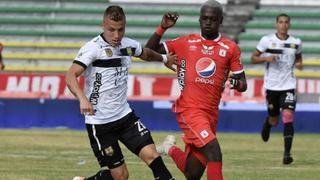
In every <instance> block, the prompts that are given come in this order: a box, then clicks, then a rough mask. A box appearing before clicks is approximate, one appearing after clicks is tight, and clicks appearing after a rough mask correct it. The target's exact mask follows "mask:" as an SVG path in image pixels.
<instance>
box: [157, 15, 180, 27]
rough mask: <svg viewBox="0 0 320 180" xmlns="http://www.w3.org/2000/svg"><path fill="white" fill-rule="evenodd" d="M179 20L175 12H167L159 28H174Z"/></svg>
mask: <svg viewBox="0 0 320 180" xmlns="http://www.w3.org/2000/svg"><path fill="white" fill-rule="evenodd" d="M178 18H179V15H178V13H176V12H167V13H166V14H164V15H163V17H162V20H161V27H162V28H163V29H168V28H171V27H172V26H174V25H175V24H176V22H177V20H178Z"/></svg>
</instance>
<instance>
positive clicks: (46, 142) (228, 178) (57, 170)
mask: <svg viewBox="0 0 320 180" xmlns="http://www.w3.org/2000/svg"><path fill="white" fill-rule="evenodd" d="M169 133H170V134H174V135H176V136H177V137H180V133H172V132H153V137H154V140H155V142H156V143H160V142H162V139H163V138H164V137H165V136H166V135H167V134H169ZM218 139H219V142H220V144H221V148H222V151H223V161H224V164H223V173H224V177H225V180H257V179H259V180H269V179H273V180H277V179H279V180H280V179H281V180H301V179H304V180H318V179H320V151H319V148H320V134H296V136H295V139H294V145H293V151H292V153H293V158H294V160H295V161H294V163H293V164H292V165H286V166H285V165H282V155H283V141H282V135H281V134H271V137H270V139H269V142H268V143H264V142H262V140H261V139H260V135H259V134H236V133H219V134H218ZM0 142H1V143H0V179H6V180H16V179H19V180H60V179H61V180H69V179H70V180H71V179H72V177H73V176H75V175H92V174H95V173H96V172H97V170H98V168H99V166H98V163H97V162H96V159H95V158H94V156H93V153H92V152H91V149H90V147H89V142H88V138H87V133H86V132H85V131H73V130H65V129H58V130H57V129H28V130H12V129H1V130H0ZM178 146H180V147H183V143H182V141H181V140H180V139H179V138H178ZM123 153H124V156H125V160H126V163H127V166H128V169H129V174H130V177H129V179H130V180H151V179H153V176H152V173H151V170H150V169H149V168H148V167H147V166H146V165H145V164H144V163H143V162H142V161H141V160H140V159H138V158H137V157H136V156H135V155H133V154H132V153H131V152H129V151H128V150H127V149H126V148H124V147H123ZM164 161H165V163H166V165H167V167H168V168H169V170H170V171H171V172H172V174H173V175H174V176H175V177H176V179H177V180H183V179H185V178H184V177H183V175H182V174H181V173H180V172H179V171H178V168H176V166H175V165H174V163H173V161H172V160H171V159H170V158H168V157H164ZM202 179H206V175H205V174H204V176H203V178H202Z"/></svg>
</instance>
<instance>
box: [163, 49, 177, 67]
mask: <svg viewBox="0 0 320 180" xmlns="http://www.w3.org/2000/svg"><path fill="white" fill-rule="evenodd" d="M167 59H168V61H167V63H165V66H166V67H167V68H169V69H171V70H172V71H174V72H176V67H173V66H174V65H177V64H178V61H177V55H175V54H173V53H172V52H170V53H169V54H167Z"/></svg>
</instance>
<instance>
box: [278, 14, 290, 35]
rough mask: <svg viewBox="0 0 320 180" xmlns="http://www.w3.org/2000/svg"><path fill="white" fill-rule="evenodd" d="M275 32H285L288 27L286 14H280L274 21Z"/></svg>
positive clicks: (288, 22)
mask: <svg viewBox="0 0 320 180" xmlns="http://www.w3.org/2000/svg"><path fill="white" fill-rule="evenodd" d="M276 27H277V33H279V34H287V33H288V30H289V28H290V20H289V18H288V17H286V16H280V17H279V18H278V21H277V22H276Z"/></svg>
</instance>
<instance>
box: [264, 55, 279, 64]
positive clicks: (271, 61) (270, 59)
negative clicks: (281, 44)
mask: <svg viewBox="0 0 320 180" xmlns="http://www.w3.org/2000/svg"><path fill="white" fill-rule="evenodd" d="M277 59H278V56H268V57H265V62H269V63H275V62H276V61H277Z"/></svg>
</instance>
